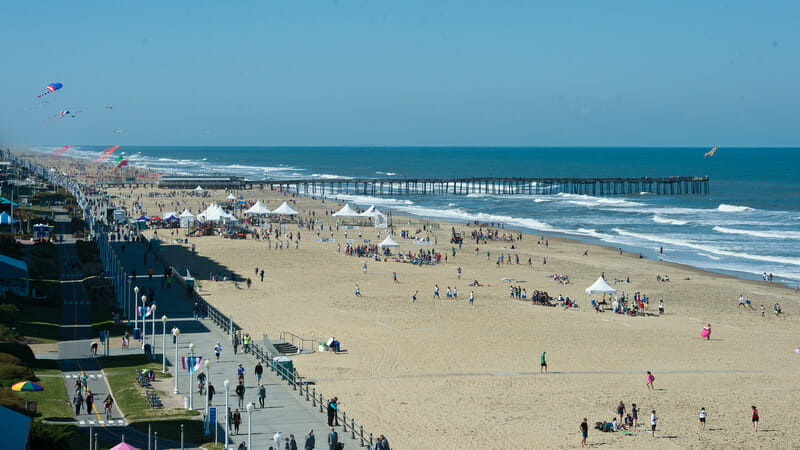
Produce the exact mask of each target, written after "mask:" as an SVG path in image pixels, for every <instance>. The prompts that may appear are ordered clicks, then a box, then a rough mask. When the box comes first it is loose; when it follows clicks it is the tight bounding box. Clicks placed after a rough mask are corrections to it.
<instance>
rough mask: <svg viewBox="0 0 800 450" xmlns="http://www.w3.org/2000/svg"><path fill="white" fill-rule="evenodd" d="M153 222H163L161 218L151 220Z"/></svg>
mask: <svg viewBox="0 0 800 450" xmlns="http://www.w3.org/2000/svg"><path fill="white" fill-rule="evenodd" d="M150 221H151V222H161V217H158V216H155V217H151V218H150Z"/></svg>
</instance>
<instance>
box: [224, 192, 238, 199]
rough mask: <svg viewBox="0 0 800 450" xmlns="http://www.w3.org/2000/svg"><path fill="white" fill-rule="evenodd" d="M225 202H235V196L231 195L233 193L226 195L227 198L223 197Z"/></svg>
mask: <svg viewBox="0 0 800 450" xmlns="http://www.w3.org/2000/svg"><path fill="white" fill-rule="evenodd" d="M225 200H228V201H232V200H236V196H235V195H233V193H231V194H228V196H227V197H225Z"/></svg>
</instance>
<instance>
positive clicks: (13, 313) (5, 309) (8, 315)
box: [0, 303, 19, 323]
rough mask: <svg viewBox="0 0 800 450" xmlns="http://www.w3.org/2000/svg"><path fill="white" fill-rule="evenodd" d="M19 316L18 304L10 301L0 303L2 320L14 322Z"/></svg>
mask: <svg viewBox="0 0 800 450" xmlns="http://www.w3.org/2000/svg"><path fill="white" fill-rule="evenodd" d="M17 316H19V308H18V307H17V305H12V304H9V303H2V304H0V321H3V322H6V323H13V322H14V321H15V320H17Z"/></svg>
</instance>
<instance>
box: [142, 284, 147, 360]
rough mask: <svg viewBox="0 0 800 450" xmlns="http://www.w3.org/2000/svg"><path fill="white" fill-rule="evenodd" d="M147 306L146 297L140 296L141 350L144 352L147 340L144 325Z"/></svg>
mask: <svg viewBox="0 0 800 450" xmlns="http://www.w3.org/2000/svg"><path fill="white" fill-rule="evenodd" d="M146 304H147V296H146V295H142V350H144V342H145V341H146V340H147V326H145V323H144V316H145V309H144V308H145V305H146Z"/></svg>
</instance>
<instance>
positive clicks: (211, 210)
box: [197, 204, 236, 222]
mask: <svg viewBox="0 0 800 450" xmlns="http://www.w3.org/2000/svg"><path fill="white" fill-rule="evenodd" d="M197 218H198V219H200V220H202V221H205V222H235V221H236V217H233V215H231V214H230V213H228V212H226V211H225V210H224V209H222V208H221V207H220V206H218V205H216V204H214V205H211V206H209V207H208V208H207V209H206V210H205V211H203V212H201V213H200V214H198V215H197Z"/></svg>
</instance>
